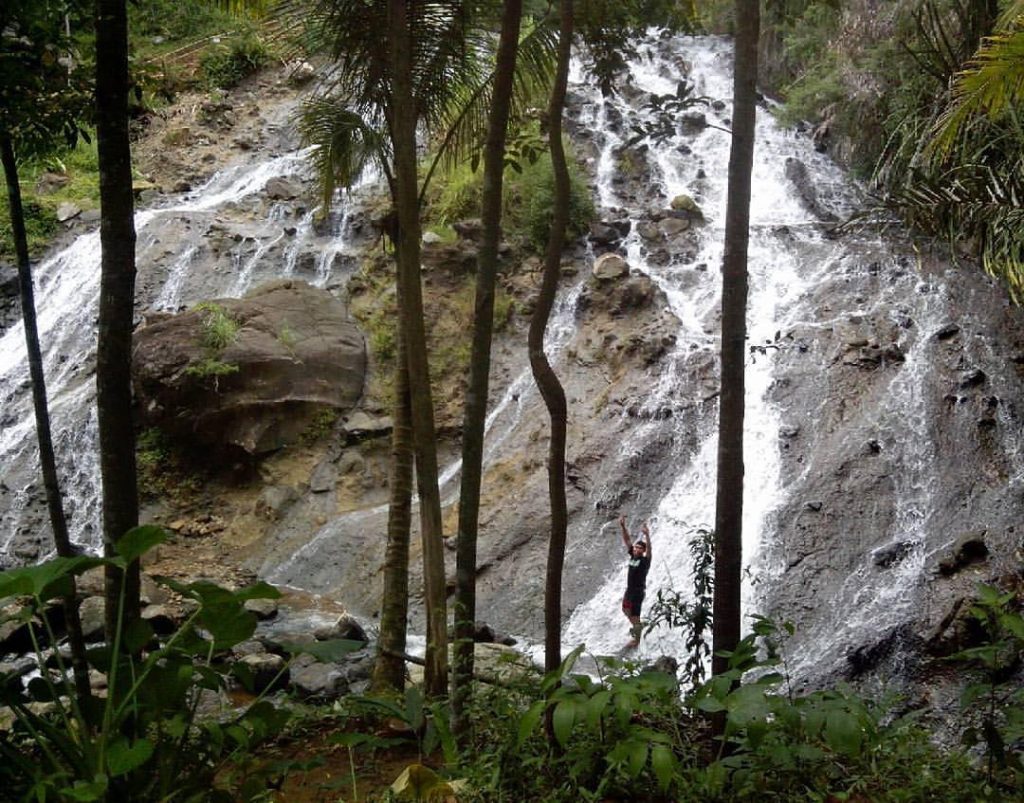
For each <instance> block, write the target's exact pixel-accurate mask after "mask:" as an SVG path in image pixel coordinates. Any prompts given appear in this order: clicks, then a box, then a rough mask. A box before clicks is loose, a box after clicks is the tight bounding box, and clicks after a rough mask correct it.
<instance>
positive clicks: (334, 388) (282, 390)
mask: <svg viewBox="0 0 1024 803" xmlns="http://www.w3.org/2000/svg"><path fill="white" fill-rule="evenodd" d="M216 304H217V305H218V308H219V310H220V311H221V314H222V315H224V316H227V317H228V318H230V319H231V320H233V321H234V322H235V323H236V325H237V329H236V332H235V334H234V336H233V338H232V340H231V341H230V342H229V343H227V345H225V346H224V347H223V348H221V349H211V348H209V347H205V346H203V345H202V340H203V327H204V326H205V325H206V324H205V323H204V322H205V321H206V320H208V318H209V315H210V313H209V312H208V311H204V310H196V309H193V310H189V311H188V312H183V313H181V314H180V315H173V316H170V317H168V318H165V319H163V320H158V321H155V322H153V323H150V324H148V325H146V326H143V327H141V328H139V329H138V330H136V332H135V348H134V352H133V358H134V359H133V379H134V387H135V395H136V399H137V400H138V402H139V408H140V410H141V417H142V419H143V423H144V424H145V425H147V426H155V427H159V428H161V429H162V430H163V431H164V432H166V433H167V434H169V435H171V436H172V437H178V438H182V439H185V440H189V441H191V442H193V443H195V444H199V445H205V446H213V447H220V448H222V449H226V448H228V447H230V448H232V449H241V450H243V451H244V452H247V453H249V454H251V455H259V454H265V453H266V452H269V451H272V450H274V449H278V448H281V447H282V446H285V445H288V444H290V443H294V442H295V441H297V440H298V439H299V437H300V436H301V435H302V434H303V433H304V432H306V431H307V430H308V428H309V427H310V425H311V424H312V423H313V421H314V420H315V418H316V416H317V415H318V414H320V413H322V412H323V411H324V410H331V409H333V410H337V411H339V412H345V411H346V410H348V409H349V408H350V407H351V406H352V405H353V404H354V403H355V402H356V401H357V400H358V399H359V398H360V396H361V395H362V391H363V384H364V375H365V371H366V347H365V343H364V341H363V336H362V334H361V333H360V331H359V329H358V328H357V326H356V325H355V324H354V323H352V322H351V321H350V320H349V319H348V313H347V309H346V307H345V305H344V304H342V303H341V302H340V301H338V300H337V299H336V298H335V297H334V296H332V295H331V294H330V293H328V292H327V291H326V290H320V289H317V288H315V287H313V286H312V285H309V284H307V283H306V282H302V281H296V280H279V281H276V282H270V283H268V284H266V285H263V286H261V287H259V288H257V289H255V290H253V291H252V292H250V293H249V294H248V295H246V296H245V298H242V299H222V300H220V301H217V302H216ZM284 332H287V333H288V335H287V337H284V336H282V333H284ZM211 361H212V363H213V365H214V366H226V369H225V370H227V371H228V372H227V373H223V372H221V373H213V374H210V373H208V372H204V368H203V366H204V365H207V364H210V362H211ZM190 368H191V369H192V370H190ZM232 368H234V369H236V370H232Z"/></svg>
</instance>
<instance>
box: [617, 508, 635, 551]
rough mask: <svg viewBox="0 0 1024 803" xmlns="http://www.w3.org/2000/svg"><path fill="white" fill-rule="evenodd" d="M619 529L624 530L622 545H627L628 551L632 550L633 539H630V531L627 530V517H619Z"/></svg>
mask: <svg viewBox="0 0 1024 803" xmlns="http://www.w3.org/2000/svg"><path fill="white" fill-rule="evenodd" d="M619 527H621V528H622V543H624V544H625V545H626V549H632V548H633V539H632V538H630V537H629V530H627V529H626V517H625V516H619Z"/></svg>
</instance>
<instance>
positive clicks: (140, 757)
mask: <svg viewBox="0 0 1024 803" xmlns="http://www.w3.org/2000/svg"><path fill="white" fill-rule="evenodd" d="M152 755H153V743H152V742H151V741H149V740H148V739H139V740H137V741H135V742H134V743H132V744H129V743H128V740H127V739H118V740H117V741H114V742H111V744H110V745H109V747H108V748H107V768H108V769H109V770H110V776H111V777H112V778H116V777H118V776H119V775H124V774H125V773H128V772H131V771H132V770H134V769H136V768H138V767H141V766H142V765H143V764H145V763H146V762H147V761H149V758H150V756H152Z"/></svg>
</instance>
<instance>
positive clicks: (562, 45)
mask: <svg viewBox="0 0 1024 803" xmlns="http://www.w3.org/2000/svg"><path fill="white" fill-rule="evenodd" d="M558 9H559V28H558V63H557V66H556V68H555V83H554V86H553V87H552V90H551V97H550V99H549V103H548V146H549V148H550V149H551V168H552V172H553V173H554V200H553V213H552V216H551V229H550V233H549V235H548V243H547V249H546V251H545V255H544V276H543V279H542V280H541V288H540V293H539V294H538V296H537V305H536V307H535V308H534V312H533V317H532V318H531V320H530V332H529V336H528V339H527V343H528V348H529V353H530V368H531V370H532V371H533V377H534V381H535V382H536V383H537V387H538V388H539V389H540V393H541V396H542V397H543V399H544V404H545V405H546V406H547V408H548V416H549V417H550V419H551V441H550V446H549V449H548V497H549V501H550V504H551V536H550V541H549V542H548V562H547V573H546V577H545V583H544V669H545V671H548V672H552V671H554V670H555V669H557V668H558V666H559V664H561V662H562V639H561V637H562V567H563V565H564V561H565V540H566V531H567V530H568V525H569V513H568V505H567V503H566V496H565V442H566V423H567V416H568V414H567V406H566V401H565V390H564V389H563V388H562V383H561V382H560V381H559V379H558V375H557V374H556V373H555V371H554V369H553V368H552V367H551V363H550V362H549V361H548V358H547V355H546V354H545V353H544V332H545V330H546V329H547V325H548V320H549V318H550V317H551V309H552V307H553V306H554V303H555V293H556V291H557V289H558V276H559V273H560V267H561V261H562V248H563V246H564V245H565V231H566V227H567V226H568V224H569V196H570V192H571V189H570V184H569V167H568V165H567V163H566V157H565V147H564V145H563V143H562V112H563V111H564V109H565V96H566V90H567V87H568V82H569V61H570V57H571V54H572V36H573V0H560V2H559V5H558Z"/></svg>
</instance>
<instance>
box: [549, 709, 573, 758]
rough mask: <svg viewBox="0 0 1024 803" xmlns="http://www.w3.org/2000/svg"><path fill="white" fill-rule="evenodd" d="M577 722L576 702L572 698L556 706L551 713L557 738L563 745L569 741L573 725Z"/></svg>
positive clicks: (552, 724)
mask: <svg viewBox="0 0 1024 803" xmlns="http://www.w3.org/2000/svg"><path fill="white" fill-rule="evenodd" d="M575 722H576V703H574V702H573V701H572V700H563V701H562V702H560V703H559V704H558V705H556V706H555V710H554V712H553V713H552V715H551V728H552V730H553V731H554V733H555V739H556V740H557V741H558V743H559V744H560V745H562V746H563V747H564V746H565V745H566V744H567V743H568V741H569V736H571V735H572V726H573V724H575Z"/></svg>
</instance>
